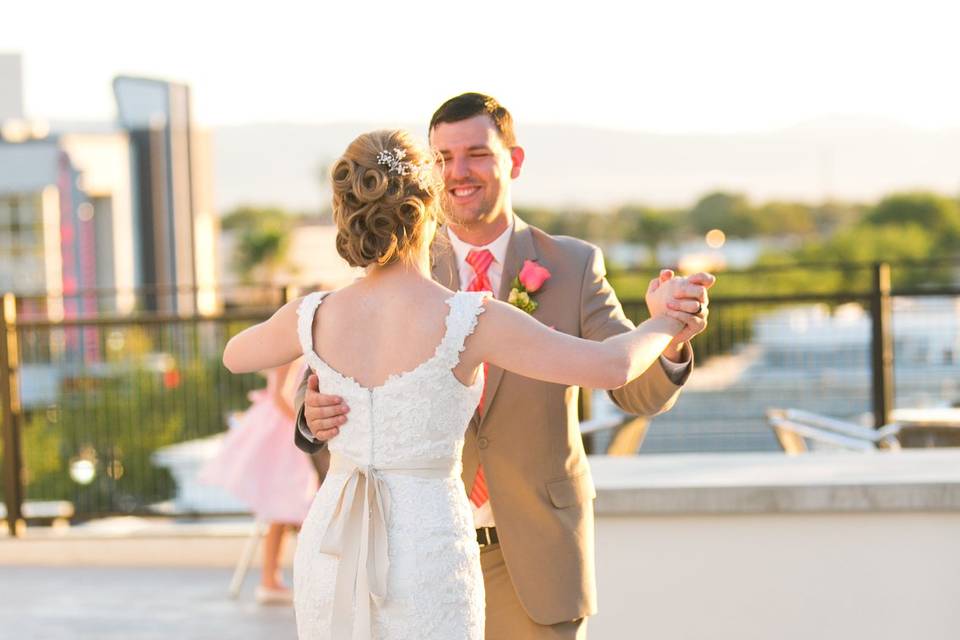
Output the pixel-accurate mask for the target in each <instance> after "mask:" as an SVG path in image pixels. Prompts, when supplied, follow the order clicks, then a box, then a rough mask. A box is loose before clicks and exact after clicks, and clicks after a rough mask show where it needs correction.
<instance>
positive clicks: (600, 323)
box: [580, 247, 693, 416]
mask: <svg viewBox="0 0 960 640" xmlns="http://www.w3.org/2000/svg"><path fill="white" fill-rule="evenodd" d="M580 292H581V299H580V309H581V311H580V314H581V315H580V332H581V336H582V337H584V338H586V339H588V340H604V339H606V338H609V337H610V336H614V335H618V334H621V333H624V332H626V331H631V330H632V329H633V328H634V325H633V323H632V322H630V320H629V318H627V317H626V315H624V313H623V307H622V306H621V305H620V301H619V300H618V299H617V296H616V294H615V293H614V292H613V288H612V287H611V286H610V283H609V282H608V281H607V277H606V268H605V267H604V262H603V253H601V251H600V250H599V249H597V248H596V247H593V248H592V256H591V257H590V258H589V259H588V260H587V264H586V266H585V269H584V274H583V282H582V285H581V290H580ZM679 356H680V357H679V360H680V362H672V361H671V360H668V359H667V358H666V357H663V356H661V357H660V360H659V363H657V364H654V365H653V366H651V367H650V368H648V369H647V370H646V371H645V372H643V374H641V375H640V377H638V378H636V379H634V380H632V381H631V382H629V383H627V384H626V385H624V386H622V387H620V388H619V389H614V390H613V391H611V392H610V397H611V399H612V400H613V402H614V403H615V404H616V405H617V406H618V407H620V408H621V409H622V410H624V411H626V412H628V413H632V414H634V415H642V416H654V415H657V414H660V413H663V412H665V411H668V410H669V409H670V408H671V407H672V406H673V404H674V403H675V402H676V401H677V397H679V395H680V390H681V389H682V388H683V385H684V383H686V381H687V378H689V376H690V372H691V371H693V349H691V347H690V344H689V343H686V344H685V345H684V346H683V347H682V350H681V352H680V354H679Z"/></svg>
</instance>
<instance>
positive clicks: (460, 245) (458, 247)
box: [447, 221, 513, 265]
mask: <svg viewBox="0 0 960 640" xmlns="http://www.w3.org/2000/svg"><path fill="white" fill-rule="evenodd" d="M512 233H513V222H512V221H511V223H510V225H509V226H508V227H507V228H506V229H504V230H503V233H501V234H500V235H499V236H497V237H496V238H494V239H493V240H492V241H491V242H489V243H487V244H485V245H483V246H480V247H476V246H474V245H472V244H468V243H466V242H464V241H463V240H461V239H460V238H458V237H457V234H456V233H454V232H453V230H452V229H450V227H447V237H448V238H450V244H451V245H453V253H454V255H456V256H457V262H458V263H460V264H463V263H464V262H466V261H467V254H468V253H470V251H471V250H474V251H482V250H484V249H486V250H487V251H489V252H490V253H491V254H492V255H493V259H494V260H496V261H497V263H498V264H500V265H502V264H503V262H504V260H506V259H507V245H509V244H510V235H511V234H512Z"/></svg>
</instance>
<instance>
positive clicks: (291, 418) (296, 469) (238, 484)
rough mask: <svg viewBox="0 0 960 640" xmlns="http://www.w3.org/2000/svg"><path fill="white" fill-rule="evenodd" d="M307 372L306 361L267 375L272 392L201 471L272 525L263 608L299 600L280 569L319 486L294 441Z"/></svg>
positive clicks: (255, 399)
mask: <svg viewBox="0 0 960 640" xmlns="http://www.w3.org/2000/svg"><path fill="white" fill-rule="evenodd" d="M302 371H303V365H302V361H297V362H292V363H288V364H285V365H282V366H280V367H277V368H275V369H270V370H268V371H266V372H265V375H266V378H267V386H266V388H264V389H257V390H256V391H251V392H250V395H249V398H250V406H249V407H248V408H247V409H246V410H245V411H244V412H243V413H242V414H241V415H240V416H239V417H238V418H237V419H236V422H235V423H234V424H232V425H231V429H230V430H229V431H228V432H227V434H226V436H224V438H223V442H222V445H221V449H220V452H219V453H218V454H217V456H216V457H215V458H213V459H212V460H210V462H208V463H207V464H206V465H205V466H204V467H203V469H202V470H201V472H200V480H201V481H203V482H206V483H209V484H216V485H220V486H222V487H224V488H225V489H227V490H228V491H229V492H230V493H232V494H233V495H235V496H236V497H237V498H238V499H240V500H241V501H242V502H243V503H244V504H246V505H247V506H248V507H249V508H250V510H251V511H252V512H253V514H254V517H255V518H256V520H257V522H258V523H266V524H267V533H266V535H265V537H264V539H263V560H262V562H263V566H262V569H261V573H260V584H259V585H258V586H257V590H256V595H255V597H256V600H257V602H259V603H261V604H291V603H292V602H293V595H292V592H291V590H290V589H289V588H288V587H287V586H286V585H284V583H283V572H282V570H281V567H280V562H281V561H280V559H281V557H282V554H283V539H284V534H285V533H286V531H287V530H288V529H290V528H298V527H299V526H300V525H301V523H302V522H303V520H304V518H305V517H306V515H307V511H308V510H309V508H310V502H311V501H312V500H313V496H314V494H315V493H316V491H317V487H318V477H317V470H315V469H314V464H313V463H311V461H310V458H308V457H307V456H305V455H304V454H303V452H301V451H300V450H299V449H297V448H296V447H295V446H293V443H291V442H290V426H291V425H292V424H293V423H294V422H295V420H296V414H295V412H294V408H293V405H292V402H291V399H292V397H293V391H294V388H295V385H296V381H297V380H299V378H300V377H301V376H302V373H301V372H302Z"/></svg>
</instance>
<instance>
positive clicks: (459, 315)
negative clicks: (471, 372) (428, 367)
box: [440, 291, 491, 369]
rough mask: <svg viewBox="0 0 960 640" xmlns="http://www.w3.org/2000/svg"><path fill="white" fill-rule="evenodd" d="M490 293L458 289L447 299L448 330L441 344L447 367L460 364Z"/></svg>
mask: <svg viewBox="0 0 960 640" xmlns="http://www.w3.org/2000/svg"><path fill="white" fill-rule="evenodd" d="M490 295H491V294H490V293H489V292H488V291H458V292H456V293H455V294H453V295H452V296H451V297H450V298H449V299H448V300H447V304H448V305H450V313H449V315H447V332H446V335H445V336H444V338H443V342H442V343H441V345H440V350H441V352H442V353H441V354H440V355H441V359H442V361H443V364H444V366H446V367H447V368H449V369H452V368H454V367H455V366H457V364H459V362H460V353H461V352H462V351H463V350H464V348H465V347H464V344H465V343H466V341H467V338H468V337H469V336H470V334H472V333H473V331H474V329H476V328H477V321H478V320H479V317H480V314H481V313H483V312H484V306H483V301H484V300H485V299H486V298H487V297H489V296H490Z"/></svg>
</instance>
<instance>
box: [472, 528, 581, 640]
mask: <svg viewBox="0 0 960 640" xmlns="http://www.w3.org/2000/svg"><path fill="white" fill-rule="evenodd" d="M480 566H481V567H482V568H483V584H484V588H485V589H486V597H487V626H486V634H485V635H486V640H585V639H586V637H587V621H586V619H585V618H581V619H579V620H573V621H571V622H561V623H559V624H551V625H541V624H537V623H536V622H534V621H533V620H531V619H530V616H528V615H527V612H526V611H524V609H523V605H521V604H520V599H519V598H518V597H517V592H516V590H515V589H514V588H513V582H511V581H510V574H509V573H507V565H506V564H505V563H504V561H503V553H502V552H501V551H500V545H498V544H493V545H490V546H487V547H484V548H483V549H481V550H480Z"/></svg>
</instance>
